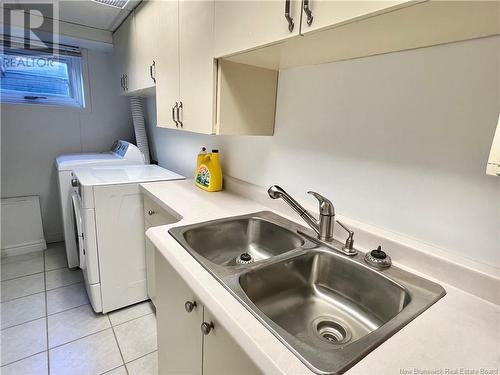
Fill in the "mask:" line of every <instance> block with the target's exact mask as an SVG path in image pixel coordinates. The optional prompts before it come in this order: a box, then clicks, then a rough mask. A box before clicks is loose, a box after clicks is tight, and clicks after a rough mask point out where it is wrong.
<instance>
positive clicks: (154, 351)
mask: <svg viewBox="0 0 500 375" xmlns="http://www.w3.org/2000/svg"><path fill="white" fill-rule="evenodd" d="M157 351H158V348H156V349H155V350H153V351H151V352H149V353H146V354H143V355H141V356H139V357H137V358H134V359H132V360H130V361H128V362H125V365H128V364H129V363H132V362H134V361H137V360H138V359H141V358H144V357H146V356H148V355H150V354H153V353H156V352H157Z"/></svg>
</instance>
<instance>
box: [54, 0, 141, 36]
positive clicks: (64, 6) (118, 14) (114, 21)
mask: <svg viewBox="0 0 500 375" xmlns="http://www.w3.org/2000/svg"><path fill="white" fill-rule="evenodd" d="M139 2H140V0H130V1H129V2H128V3H127V5H125V8H123V9H119V8H115V7H112V6H108V5H104V4H101V3H97V2H94V1H92V0H59V1H58V2H57V4H58V8H59V9H58V13H59V17H58V19H59V20H61V21H65V22H69V23H75V24H78V25H84V26H88V27H93V28H96V29H101V30H109V31H114V30H115V29H116V28H117V27H118V26H119V25H120V24H121V23H122V22H123V20H124V19H125V18H126V17H127V15H128V14H129V13H130V12H131V11H132V10H133V9H134V8H135V7H136V6H137V4H138V3H139ZM56 13H57V10H56Z"/></svg>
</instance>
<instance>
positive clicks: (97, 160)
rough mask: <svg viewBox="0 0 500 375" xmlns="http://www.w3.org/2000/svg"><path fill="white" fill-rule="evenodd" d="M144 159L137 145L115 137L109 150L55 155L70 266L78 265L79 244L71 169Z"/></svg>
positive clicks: (130, 162)
mask: <svg viewBox="0 0 500 375" xmlns="http://www.w3.org/2000/svg"><path fill="white" fill-rule="evenodd" d="M144 163H145V159H144V155H143V154H142V152H141V150H139V149H138V148H137V146H135V145H133V144H132V143H129V142H127V141H116V142H115V143H114V144H113V147H112V148H111V150H110V151H109V152H101V153H89V154H67V155H60V156H58V157H57V158H56V161H55V166H56V168H57V172H58V181H59V194H60V199H61V212H62V220H63V230H64V241H65V246H66V255H67V258H68V267H70V268H74V267H78V263H79V262H78V248H77V243H76V242H77V240H76V237H75V230H76V227H75V220H74V217H73V209H72V208H71V207H72V202H71V195H72V193H73V191H74V190H75V187H74V186H72V184H71V180H72V177H71V172H72V171H73V169H75V168H78V167H90V166H97V165H103V166H104V165H125V164H127V165H128V164H144Z"/></svg>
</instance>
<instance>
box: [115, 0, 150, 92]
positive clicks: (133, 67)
mask: <svg viewBox="0 0 500 375" xmlns="http://www.w3.org/2000/svg"><path fill="white" fill-rule="evenodd" d="M158 3H159V2H157V1H143V2H142V3H141V4H140V5H139V6H138V7H137V8H136V9H135V10H134V11H133V12H132V13H131V14H130V15H129V16H128V17H127V19H126V20H125V21H124V22H123V23H122V25H121V26H120V27H119V28H118V29H117V30H116V31H115V33H114V34H113V50H114V61H115V66H116V69H115V70H116V71H117V73H118V78H117V79H116V81H117V85H118V84H119V90H120V92H121V93H122V94H140V93H141V92H144V91H148V90H151V89H152V88H154V86H155V80H156V77H155V68H156V56H157V54H158V45H157V39H156V38H157V37H158V27H159V18H158V13H157V10H156V7H157V6H158Z"/></svg>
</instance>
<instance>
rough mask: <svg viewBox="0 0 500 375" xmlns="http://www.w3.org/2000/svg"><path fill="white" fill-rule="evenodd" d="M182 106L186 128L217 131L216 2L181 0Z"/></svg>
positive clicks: (180, 69)
mask: <svg viewBox="0 0 500 375" xmlns="http://www.w3.org/2000/svg"><path fill="white" fill-rule="evenodd" d="M179 63H180V66H179V72H180V73H179V79H180V82H179V94H180V96H179V105H180V106H182V108H181V116H180V118H178V119H177V120H178V121H179V122H180V123H181V125H182V126H181V127H182V128H183V129H186V130H189V131H192V132H196V133H209V134H212V133H214V131H213V123H214V115H215V112H214V108H215V86H214V85H215V81H216V77H215V69H216V65H215V61H214V2H213V1H192V0H181V1H179Z"/></svg>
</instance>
